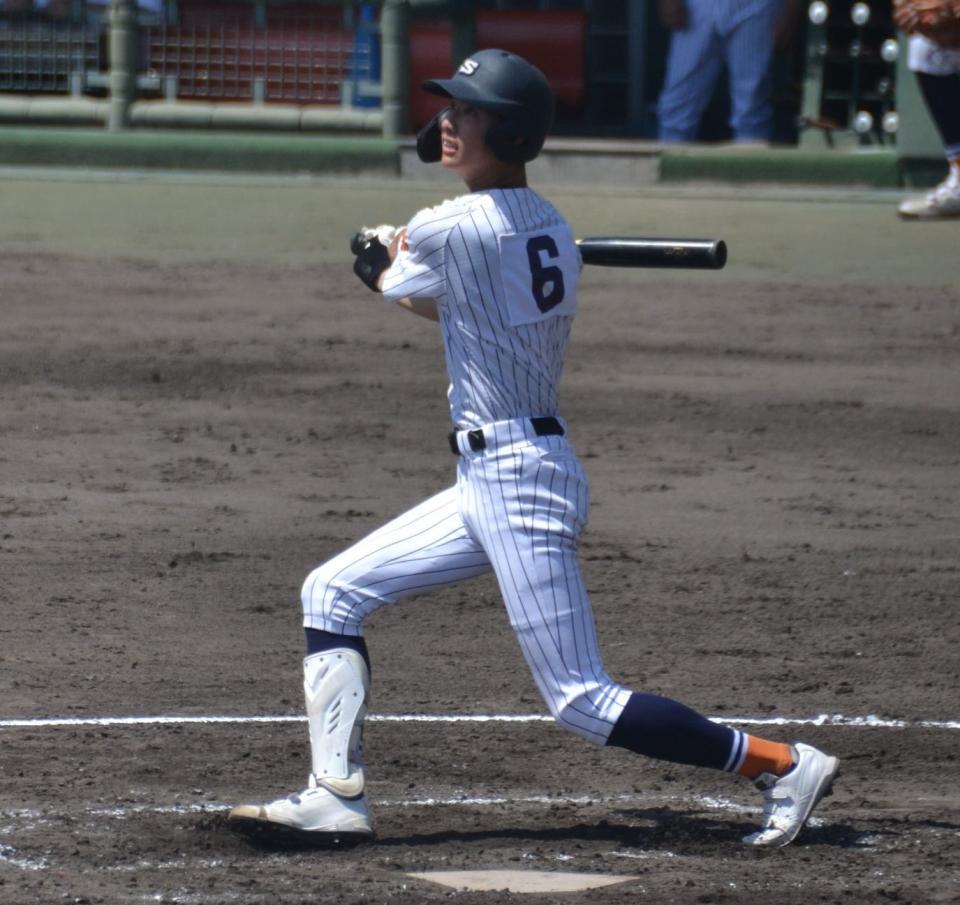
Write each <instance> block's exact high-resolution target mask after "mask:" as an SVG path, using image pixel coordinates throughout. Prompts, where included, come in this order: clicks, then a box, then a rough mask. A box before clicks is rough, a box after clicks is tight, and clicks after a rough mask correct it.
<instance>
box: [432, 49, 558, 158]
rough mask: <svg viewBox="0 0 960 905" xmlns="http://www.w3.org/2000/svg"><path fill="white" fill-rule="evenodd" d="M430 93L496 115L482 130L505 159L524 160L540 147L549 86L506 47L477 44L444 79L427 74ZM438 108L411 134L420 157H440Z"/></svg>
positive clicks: (549, 111)
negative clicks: (475, 51) (421, 127)
mask: <svg viewBox="0 0 960 905" xmlns="http://www.w3.org/2000/svg"><path fill="white" fill-rule="evenodd" d="M423 87H424V89H425V90H426V91H429V92H430V93H431V94H439V95H441V96H443V97H449V98H453V99H454V100H458V101H463V102H465V103H468V104H473V106H475V107H479V108H480V109H481V110H489V111H490V112H491V113H496V114H497V115H498V117H499V120H498V122H497V123H495V124H494V125H493V126H491V127H490V129H489V130H488V131H487V135H486V141H487V147H489V148H490V150H491V151H492V152H493V154H494V156H495V157H497V158H498V159H499V160H502V161H504V162H505V163H528V162H529V161H531V160H533V159H534V157H536V156H537V155H538V154H539V153H540V149H541V148H542V147H543V142H544V140H545V139H546V137H547V132H548V130H549V129H550V126H551V124H552V123H553V92H552V91H551V90H550V85H549V84H548V82H547V80H546V78H545V77H544V74H543V73H542V72H541V71H540V70H539V69H537V67H536V66H534V65H532V64H531V63H528V62H527V61H526V60H525V59H523V57H518V56H517V55H516V54H515V53H510V52H509V51H506V50H480V51H478V52H477V53H475V54H473V55H472V56H470V57H467V59H465V60H464V61H463V62H462V63H461V64H460V67H459V68H458V69H457V71H456V72H455V73H454V74H453V77H452V78H449V79H430V80H429V81H427V82H424V83H423ZM444 112H446V111H441V112H440V113H438V114H437V115H436V116H435V117H434V118H433V119H432V120H431V121H430V122H429V123H427V125H426V126H425V127H424V128H423V129H422V130H421V131H420V133H419V134H418V135H417V154H418V155H419V156H420V159H421V160H423V161H424V162H425V163H436V161H438V160H439V159H440V157H441V150H440V120H441V119H442V118H443V114H444Z"/></svg>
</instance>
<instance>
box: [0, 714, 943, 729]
mask: <svg viewBox="0 0 960 905" xmlns="http://www.w3.org/2000/svg"><path fill="white" fill-rule="evenodd" d="M710 719H711V720H712V721H713V722H715V723H721V724H723V725H732V726H838V727H847V728H855V729H947V730H950V729H953V730H956V729H960V720H894V719H884V718H882V717H878V716H876V715H874V714H868V715H867V716H847V715H845V714H842V713H833V714H831V713H821V714H818V715H817V716H813V717H749V716H736V717H710ZM302 722H306V717H304V716H301V715H297V716H286V715H275V716H223V715H219V716H218V715H202V716H95V717H29V718H16V719H3V720H0V729H60V728H68V727H77V728H82V727H97V726H107V727H109V726H181V725H183V726H187V725H217V724H250V723H302ZM367 722H370V723H551V722H553V717H551V716H547V715H546V714H540V713H528V714H510V713H493V714H467V713H434V714H430V713H400V714H370V715H368V716H367Z"/></svg>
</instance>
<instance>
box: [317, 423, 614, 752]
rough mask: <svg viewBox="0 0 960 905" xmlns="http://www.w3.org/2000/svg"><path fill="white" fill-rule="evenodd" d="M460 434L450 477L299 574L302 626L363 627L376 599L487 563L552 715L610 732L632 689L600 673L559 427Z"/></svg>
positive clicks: (467, 574) (571, 473)
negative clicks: (475, 438) (542, 432)
mask: <svg viewBox="0 0 960 905" xmlns="http://www.w3.org/2000/svg"><path fill="white" fill-rule="evenodd" d="M483 431H484V437H485V440H486V448H485V449H483V450H479V451H474V450H472V449H471V448H470V446H469V444H467V443H466V442H464V441H465V435H463V434H461V435H460V440H461V443H460V449H461V456H460V458H459V461H458V471H457V482H456V484H455V485H454V486H453V487H450V488H448V489H447V490H444V491H443V492H441V493H439V494H437V495H436V496H434V497H431V498H430V499H428V500H426V501H425V502H423V503H421V504H420V505H418V506H416V507H414V508H413V509H411V510H410V511H408V512H406V513H405V514H403V515H401V516H399V517H398V518H396V519H394V520H393V521H391V522H389V523H388V524H386V525H384V526H383V527H381V528H379V529H377V530H376V531H374V532H373V533H372V534H370V535H368V536H367V537H366V538H364V539H362V540H360V541H359V542H357V543H356V544H354V545H353V546H352V547H350V548H349V549H347V550H345V551H344V552H343V553H340V554H339V555H338V556H336V557H334V558H333V559H331V560H330V561H329V562H326V563H324V564H323V565H321V566H320V567H318V568H317V569H315V570H314V571H313V572H311V573H310V575H309V576H308V577H307V580H306V581H305V582H304V585H303V591H302V597H301V599H302V603H303V612H304V625H305V626H306V627H308V628H315V629H321V630H323V631H327V632H333V633H335V634H340V635H352V636H358V635H361V634H362V628H361V626H362V623H363V620H364V619H365V618H366V617H367V616H369V615H370V614H371V613H373V612H375V611H376V610H377V609H379V608H380V607H382V606H386V605H387V604H391V603H396V602H398V601H400V600H403V599H405V598H407V597H412V596H413V595H415V594H418V593H420V592H423V591H428V590H430V589H432V588H439V587H442V586H444V585H447V584H450V583H452V582H456V581H460V580H462V579H466V578H472V577H475V576H478V575H482V574H484V573H486V572H488V571H490V570H491V569H492V570H493V572H494V573H495V575H496V578H497V581H498V583H499V586H500V591H501V593H502V595H503V599H504V602H505V604H506V607H507V612H508V615H509V618H510V624H511V626H512V627H513V630H514V632H515V633H516V635H517V638H518V640H519V642H520V646H521V649H522V651H523V654H524V657H525V658H526V661H527V664H528V665H529V667H530V669H531V671H532V673H533V676H534V679H535V681H536V683H537V687H538V688H539V690H540V693H541V694H542V695H543V698H544V700H545V701H546V703H547V706H548V707H549V709H550V712H551V714H553V716H554V718H555V719H556V720H557V722H558V723H560V725H562V726H563V727H564V728H566V729H569V730H570V731H572V732H574V733H576V734H577V735H580V736H582V737H584V738H585V739H587V740H588V741H590V742H593V743H595V744H598V745H603V744H605V743H606V741H607V737H608V736H609V734H610V731H611V729H612V728H613V726H614V724H615V723H616V721H617V719H618V718H619V717H620V714H621V712H622V711H623V708H624V706H625V705H626V703H627V700H628V699H629V697H630V691H629V689H627V688H624V687H623V686H621V685H618V684H616V683H614V682H613V681H612V680H611V679H610V677H609V676H608V675H607V674H606V672H605V671H604V668H603V663H602V660H601V658H600V653H599V649H598V645H597V637H596V630H595V627H594V621H593V611H592V609H591V607H590V602H589V599H588V598H587V593H586V588H585V587H584V584H583V580H582V577H581V574H580V568H579V565H578V562H577V542H578V538H579V536H580V532H581V531H582V530H583V528H584V526H585V524H586V520H587V509H588V490H587V481H586V477H585V475H584V473H583V469H582V468H581V466H580V463H579V461H578V460H577V458H576V456H575V454H574V452H573V449H572V447H571V446H570V444H569V443H568V441H567V440H566V438H565V437H561V436H546V437H538V436H537V435H536V433H535V432H534V430H533V427H532V426H531V425H530V422H529V421H528V420H527V419H517V420H514V421H503V422H497V423H495V424H491V425H487V426H486V427H484V428H483Z"/></svg>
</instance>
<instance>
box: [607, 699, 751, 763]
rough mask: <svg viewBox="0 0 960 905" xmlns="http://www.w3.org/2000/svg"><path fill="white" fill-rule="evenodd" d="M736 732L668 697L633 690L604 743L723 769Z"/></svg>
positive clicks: (672, 759) (736, 738) (667, 758)
mask: <svg viewBox="0 0 960 905" xmlns="http://www.w3.org/2000/svg"><path fill="white" fill-rule="evenodd" d="M739 735H740V733H738V732H737V731H736V730H735V729H731V728H729V727H728V726H720V725H718V724H717V723H713V722H711V721H710V720H708V719H707V718H706V717H705V716H701V715H700V714H699V713H697V712H696V711H695V710H691V709H690V708H689V707H687V706H686V705H684V704H680V703H678V702H677V701H671V700H670V698H663V697H660V696H659V695H655V694H640V693H637V692H634V694H632V695H631V696H630V700H629V701H627V706H626V707H624V708H623V713H622V714H621V715H620V719H619V720H617V723H616V725H615V726H614V727H613V731H612V732H611V733H610V737H609V738H608V739H607V744H608V745H612V746H614V747H616V748H627V749H628V750H630V751H635V752H636V753H637V754H643V755H645V756H646V757H655V758H657V759H658V760H668V761H673V762H674V763H677V764H690V765H692V766H694V767H714V768H716V769H718V770H724V769H730V767H731V760H732V758H733V748H734V745H736V744H738V743H739V738H738V737H739Z"/></svg>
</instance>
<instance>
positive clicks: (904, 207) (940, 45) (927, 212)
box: [894, 0, 960, 220]
mask: <svg viewBox="0 0 960 905" xmlns="http://www.w3.org/2000/svg"><path fill="white" fill-rule="evenodd" d="M894 18H895V20H896V22H897V25H898V26H900V28H902V29H903V30H904V31H905V32H907V33H908V34H909V35H910V39H909V42H908V45H907V47H908V56H907V67H908V68H909V69H910V71H911V72H914V73H916V77H917V84H918V85H919V86H920V93H921V94H922V95H923V100H924V103H925V104H926V106H927V110H928V111H929V112H930V116H931V118H932V119H933V121H934V124H935V125H936V127H937V130H938V131H939V133H940V137H941V139H942V140H943V150H944V155H945V156H946V158H947V178H946V179H944V180H943V181H942V182H941V183H940V184H939V185H937V186H936V187H935V188H934V189H933V190H932V191H930V192H928V193H927V194H925V195H921V196H919V197H914V198H907V199H905V200H904V201H903V203H902V204H901V205H900V207H899V210H898V213H899V215H900V217H901V218H902V219H904V220H937V219H946V218H956V217H960V0H940V2H934V0H926V2H920V0H915V2H910V0H898V2H896V3H895V4H894ZM925 20H926V21H925Z"/></svg>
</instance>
